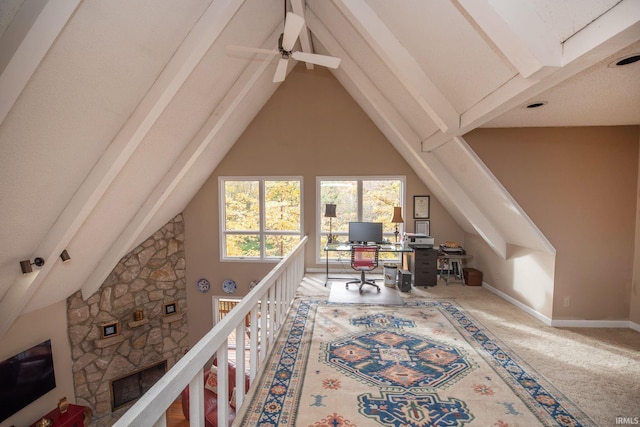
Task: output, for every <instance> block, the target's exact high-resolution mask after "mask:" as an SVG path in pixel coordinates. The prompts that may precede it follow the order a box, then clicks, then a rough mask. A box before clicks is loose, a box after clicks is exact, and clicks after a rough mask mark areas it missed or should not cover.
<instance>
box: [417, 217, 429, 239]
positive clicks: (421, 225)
mask: <svg viewBox="0 0 640 427" xmlns="http://www.w3.org/2000/svg"><path fill="white" fill-rule="evenodd" d="M414 225H415V227H414V230H415V232H416V234H426V235H427V236H430V235H431V234H429V220H428V219H417V220H415V221H414Z"/></svg>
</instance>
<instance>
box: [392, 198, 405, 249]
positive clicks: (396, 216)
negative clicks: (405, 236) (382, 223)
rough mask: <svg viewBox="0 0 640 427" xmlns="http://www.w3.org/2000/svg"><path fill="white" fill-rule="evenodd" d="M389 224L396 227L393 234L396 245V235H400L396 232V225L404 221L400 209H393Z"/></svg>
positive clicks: (395, 207) (396, 207)
mask: <svg viewBox="0 0 640 427" xmlns="http://www.w3.org/2000/svg"><path fill="white" fill-rule="evenodd" d="M391 222H393V223H394V224H395V225H396V231H395V233H394V234H395V235H396V243H398V235H399V234H400V232H399V231H398V224H402V223H403V222H404V220H403V219H402V207H400V206H394V207H393V218H391Z"/></svg>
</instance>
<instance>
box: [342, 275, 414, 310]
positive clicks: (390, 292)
mask: <svg viewBox="0 0 640 427" xmlns="http://www.w3.org/2000/svg"><path fill="white" fill-rule="evenodd" d="M345 282H346V280H345V281H333V282H330V285H331V291H330V292H329V302H338V303H347V304H379V305H394V304H395V305H398V304H402V298H401V297H400V291H399V290H398V289H396V288H390V287H387V286H385V285H383V284H382V283H380V284H378V286H380V292H378V290H377V289H376V288H375V287H374V286H371V285H364V287H363V288H362V293H360V291H359V289H358V285H357V284H351V285H349V288H348V289H347V287H346V286H345Z"/></svg>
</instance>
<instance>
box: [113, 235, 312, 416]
mask: <svg viewBox="0 0 640 427" xmlns="http://www.w3.org/2000/svg"><path fill="white" fill-rule="evenodd" d="M307 240H308V238H307V237H306V236H305V237H304V238H303V239H302V240H301V241H300V243H299V244H298V245H297V246H296V247H295V248H294V249H293V250H292V251H291V253H289V254H288V255H287V256H286V257H285V258H283V259H282V261H280V263H278V265H277V266H276V267H275V268H274V269H273V270H271V271H270V272H269V274H267V276H266V277H265V278H264V279H262V280H261V281H260V283H259V284H258V285H257V286H256V287H255V288H253V290H251V291H250V292H249V293H248V294H247V296H245V297H244V298H242V301H240V302H239V303H238V305H237V306H236V307H235V308H234V309H233V310H231V311H230V312H229V314H227V315H226V316H225V317H224V318H222V320H220V322H218V323H217V324H216V325H215V326H214V327H213V328H212V329H211V330H210V331H209V332H208V333H207V334H206V335H205V336H204V337H202V339H201V340H200V341H198V343H197V344H196V345H194V346H193V348H192V349H191V350H189V352H187V354H185V355H184V356H183V357H182V358H181V359H180V360H179V361H178V362H177V363H176V364H175V365H174V366H173V367H172V368H171V369H170V370H169V371H168V372H167V373H166V374H165V375H164V376H163V377H162V378H160V379H159V380H158V382H156V384H154V386H153V387H151V388H150V389H149V391H147V392H146V393H145V394H144V395H143V396H142V397H141V398H140V399H139V400H138V401H137V402H136V403H135V404H134V405H133V406H132V407H131V408H130V409H129V410H128V411H127V412H125V413H124V414H123V415H122V417H120V419H119V420H118V421H116V423H115V424H114V426H116V427H128V426H152V425H153V426H166V411H167V409H168V408H169V406H171V404H172V403H173V402H174V401H175V400H176V399H177V397H178V396H179V395H180V393H181V392H182V390H183V389H184V388H185V387H187V386H189V402H190V404H189V406H190V409H189V423H190V425H191V426H192V427H202V426H204V425H205V423H204V377H203V369H204V367H205V365H206V364H207V363H208V362H209V360H211V357H212V356H213V355H214V354H215V355H216V357H217V359H218V363H217V364H218V366H227V363H228V354H227V348H228V338H229V336H231V334H232V333H235V339H236V352H237V353H236V381H235V383H236V408H238V410H239V409H240V407H241V405H242V403H243V401H244V396H245V394H246V392H247V390H244V388H245V381H244V373H245V371H248V372H249V378H250V380H251V383H252V382H253V380H254V379H255V376H256V373H257V371H258V368H259V367H260V365H261V364H262V362H263V361H264V359H265V358H266V356H267V354H268V352H269V350H271V345H272V344H273V342H274V340H275V337H276V336H277V333H278V330H279V329H280V327H281V326H282V325H283V324H284V319H285V317H286V315H287V312H288V310H289V308H290V307H291V303H292V302H293V299H294V297H295V294H296V289H297V287H298V286H299V285H300V282H301V281H302V278H303V276H304V248H305V245H306V243H307ZM258 312H260V316H258ZM247 314H249V315H250V326H249V337H250V338H249V341H250V342H249V346H248V350H247V348H246V347H247V346H246V345H245V332H246V329H245V328H246V326H245V318H246V316H247ZM258 350H259V351H258ZM247 351H248V352H249V355H248V356H249V366H248V367H246V366H245V357H246V352H247ZM247 368H248V369H247ZM228 381H229V379H228V370H227V369H218V396H226V395H228V391H227V390H228ZM228 411H229V407H228V405H218V425H219V426H226V425H227V419H228V415H229V414H228Z"/></svg>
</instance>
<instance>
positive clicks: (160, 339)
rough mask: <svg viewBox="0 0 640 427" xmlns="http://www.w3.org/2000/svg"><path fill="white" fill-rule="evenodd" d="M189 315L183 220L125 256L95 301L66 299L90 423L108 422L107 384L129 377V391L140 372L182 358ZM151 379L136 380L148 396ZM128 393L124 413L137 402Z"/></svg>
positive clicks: (78, 384)
mask: <svg viewBox="0 0 640 427" xmlns="http://www.w3.org/2000/svg"><path fill="white" fill-rule="evenodd" d="M167 307H171V310H168V309H167ZM186 309H187V295H186V273H185V255H184V221H183V217H182V215H178V216H176V217H175V218H174V219H172V220H171V221H169V222H168V223H167V224H165V225H164V226H163V227H162V228H161V229H160V230H158V231H157V232H156V233H154V234H153V235H152V236H151V237H149V238H148V239H147V240H146V241H144V242H143V243H142V244H141V245H140V246H138V247H137V248H135V249H134V250H132V251H131V252H130V253H128V254H127V255H125V256H124V257H123V258H122V259H121V260H120V262H119V263H118V265H117V266H116V267H115V268H114V269H113V271H112V272H111V274H110V275H109V277H108V278H107V279H106V280H105V281H104V283H103V284H102V286H101V287H100V289H99V290H98V292H96V293H95V294H94V295H92V296H91V297H89V298H88V299H87V300H83V299H82V294H81V292H76V293H75V294H73V295H72V296H70V297H69V298H68V299H67V318H68V324H69V331H68V332H69V341H70V344H71V356H72V362H73V375H74V378H73V380H74V387H75V394H76V402H77V403H78V404H79V405H86V406H89V407H90V408H91V409H92V410H93V414H94V420H95V421H97V420H99V419H100V418H102V417H108V416H111V415H112V411H113V409H112V382H114V381H117V380H119V379H122V378H123V377H125V376H128V375H130V374H134V375H135V376H136V377H135V378H136V379H135V381H134V380H131V381H130V382H129V383H128V385H127V386H126V387H133V388H135V387H138V386H139V383H136V382H137V381H140V380H141V379H140V378H141V377H140V376H139V375H138V374H139V373H140V372H141V370H142V369H144V368H148V367H157V366H159V365H162V366H163V369H170V368H171V367H172V366H173V365H174V364H175V363H176V362H177V361H178V360H179V359H180V357H181V356H182V355H183V354H184V353H185V352H186V351H187V349H188V329H187V316H186ZM153 372H154V373H153V374H150V375H151V376H150V377H149V376H145V377H144V378H143V379H142V380H141V381H143V382H144V384H143V389H145V391H146V389H148V387H147V386H146V382H147V381H149V380H150V378H151V379H152V378H153V377H154V376H157V375H158V371H157V370H155V371H153ZM160 376H161V375H160ZM158 378H159V377H158ZM156 380H157V378H156ZM124 384H126V382H125V383H124ZM136 384H137V385H136ZM149 387H150V386H149ZM138 388H139V387H138ZM131 393H133V391H132V390H129V389H127V391H126V396H125V397H124V398H123V399H122V400H127V402H120V403H122V404H121V405H119V406H120V407H122V408H124V409H122V411H124V410H126V408H127V407H128V406H129V404H128V403H129V402H132V401H133V400H135V399H133V400H132V399H130V397H131Z"/></svg>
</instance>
